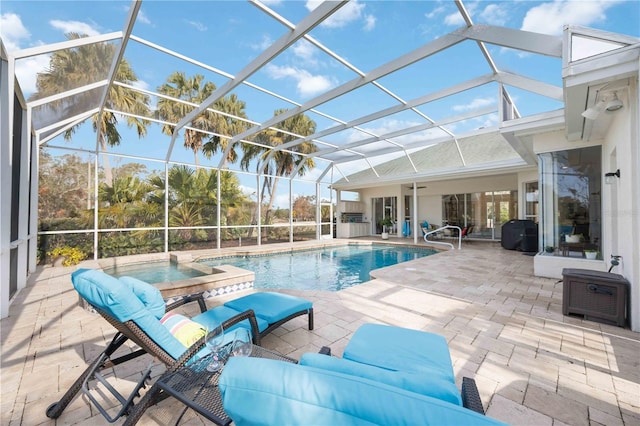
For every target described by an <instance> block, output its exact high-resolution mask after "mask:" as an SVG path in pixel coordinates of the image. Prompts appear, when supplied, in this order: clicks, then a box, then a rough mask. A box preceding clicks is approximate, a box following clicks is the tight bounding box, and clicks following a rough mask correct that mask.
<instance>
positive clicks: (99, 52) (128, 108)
mask: <svg viewBox="0 0 640 426" xmlns="http://www.w3.org/2000/svg"><path fill="white" fill-rule="evenodd" d="M83 37H87V36H86V35H83V34H78V33H73V32H72V33H69V34H67V38H68V39H69V40H75V39H80V38H83ZM116 48H117V45H116V44H112V43H106V42H100V43H92V44H85V45H82V46H78V47H76V48H72V49H64V50H59V51H56V52H54V53H53V54H52V55H51V59H50V61H49V68H48V69H47V71H45V72H42V73H38V76H37V79H36V88H37V91H36V93H34V94H33V95H32V96H31V97H30V99H40V98H44V97H47V96H51V95H55V94H58V93H61V92H64V91H67V90H70V89H74V88H79V87H82V86H85V85H87V84H90V83H95V82H96V81H99V80H100V79H104V78H107V76H108V73H109V70H110V69H111V64H112V62H113V58H114V56H115V53H116ZM115 79H116V80H117V81H119V82H121V83H125V84H129V85H130V84H132V83H135V82H136V81H138V78H137V76H136V74H135V72H134V71H133V69H132V68H131V66H130V64H129V62H128V61H127V60H126V59H124V58H123V59H121V61H120V64H119V66H118V69H117V71H116V75H115ZM100 90H104V89H94V90H88V91H86V92H83V93H82V94H79V95H75V96H73V97H72V99H68V98H65V99H62V100H59V101H57V102H53V103H49V104H48V107H49V108H52V109H53V110H54V111H55V112H56V113H57V114H58V116H59V117H64V118H66V117H70V116H73V115H75V114H77V113H79V112H82V111H86V110H87V109H91V108H95V106H96V98H97V99H99V98H100V95H101V92H100ZM104 106H105V107H106V108H109V109H112V110H115V111H122V112H125V113H131V114H135V115H136V116H149V97H148V96H147V95H145V94H142V93H140V92H136V91H134V90H131V89H128V88H125V87H122V86H117V85H111V86H110V87H109V92H108V96H107V98H106V103H105V105H104ZM136 116H130V115H127V116H126V121H127V125H128V126H129V127H132V128H135V129H136V131H137V133H138V136H139V137H143V136H145V135H146V132H147V127H148V126H149V124H150V121H148V120H144V119H140V118H137V117H136ZM92 122H93V130H94V131H96V132H97V134H98V142H99V144H100V148H101V150H102V151H103V152H106V151H107V147H108V146H116V145H119V144H120V141H121V139H122V138H121V136H120V133H119V132H118V128H117V124H118V119H117V117H116V114H115V113H113V112H110V111H104V110H103V111H101V112H100V113H96V114H94V115H93V117H92ZM80 125H82V123H80V124H77V125H75V126H73V127H71V128H69V129H67V130H66V131H65V133H64V138H65V140H70V139H71V137H72V135H73V133H74V132H75V131H76V130H77V128H78V126H80ZM104 173H105V179H106V181H107V182H111V179H112V176H111V169H110V167H109V161H108V157H107V156H106V155H105V159H104Z"/></svg>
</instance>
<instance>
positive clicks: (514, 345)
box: [0, 241, 640, 425]
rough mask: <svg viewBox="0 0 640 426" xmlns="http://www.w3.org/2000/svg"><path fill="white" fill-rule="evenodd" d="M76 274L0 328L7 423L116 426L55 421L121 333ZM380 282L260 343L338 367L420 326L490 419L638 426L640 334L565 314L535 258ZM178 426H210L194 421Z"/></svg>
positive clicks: (81, 417)
mask: <svg viewBox="0 0 640 426" xmlns="http://www.w3.org/2000/svg"><path fill="white" fill-rule="evenodd" d="M305 244H306V245H308V246H311V245H313V243H309V242H307V243H305ZM73 270H74V268H73V267H69V268H52V267H48V266H47V267H43V268H40V269H38V271H37V272H36V273H35V274H33V275H32V276H31V277H30V279H29V285H28V287H27V288H25V289H24V290H22V291H21V292H20V293H19V294H18V295H17V297H16V300H15V301H14V302H13V304H12V306H11V309H10V316H9V317H8V318H5V319H3V320H2V328H1V333H2V336H1V339H2V349H1V350H2V352H1V354H2V360H1V363H2V364H1V365H2V370H1V393H0V396H1V408H0V411H1V419H0V424H3V425H20V424H24V425H35V424H52V425H53V424H87V425H89V424H91V425H95V424H108V423H107V422H106V421H105V420H104V419H103V418H102V416H101V415H100V414H99V413H98V412H97V411H96V410H95V408H92V407H90V406H89V404H88V403H87V402H86V401H85V400H84V399H83V398H81V397H79V398H77V399H76V400H75V401H74V402H73V403H72V404H71V405H70V406H69V407H68V408H67V410H66V411H65V412H64V413H63V415H62V416H61V417H60V418H59V419H58V420H57V421H53V420H50V419H48V418H47V417H46V416H45V409H46V407H47V406H48V405H49V404H51V403H52V402H55V401H56V400H57V398H59V397H60V396H61V394H62V393H63V392H64V391H65V390H66V388H67V387H68V386H69V385H70V384H71V382H72V381H73V380H74V379H75V378H76V377H77V376H78V374H79V373H80V372H81V371H82V370H83V369H84V368H85V367H86V361H87V360H90V359H92V358H93V357H94V356H95V355H96V354H97V353H99V352H100V350H101V349H102V348H103V347H104V346H105V345H106V343H107V342H108V341H109V340H110V339H111V337H112V336H113V334H114V329H113V328H112V327H111V326H110V325H109V324H108V323H106V321H104V320H103V319H102V318H101V317H99V316H96V315H95V314H91V313H89V312H87V311H85V310H83V309H82V308H81V307H79V306H78V304H77V301H78V297H77V295H76V293H75V291H74V290H73V288H72V286H71V282H70V279H69V274H70V273H71V272H72V271H73ZM373 275H374V276H375V279H374V280H372V281H370V282H368V283H365V284H362V285H359V286H356V287H352V288H348V289H345V290H342V291H339V292H323V291H293V290H287V291H286V292H287V293H291V294H296V295H300V296H302V297H305V298H308V299H310V300H312V301H313V302H314V311H315V330H313V331H308V330H307V329H306V325H307V324H306V320H305V319H304V318H296V319H295V320H293V321H291V322H289V323H287V324H285V325H284V326H283V327H281V328H279V329H278V330H275V331H274V332H273V333H272V334H270V335H269V336H267V337H266V338H265V339H264V340H263V345H264V346H266V347H267V348H270V349H274V350H277V351H279V352H281V353H283V354H286V355H290V356H293V357H296V358H298V357H300V356H301V355H302V354H303V353H304V352H308V351H317V350H318V349H320V347H321V346H324V345H328V346H331V348H332V351H333V353H334V354H335V355H338V356H340V355H341V354H342V351H343V349H344V347H345V345H346V344H347V342H348V341H349V338H350V337H351V335H352V333H353V332H354V330H356V329H357V328H358V326H360V325H361V324H363V323H365V322H377V323H386V324H393V325H398V326H403V327H411V328H416V329H421V330H425V331H430V332H435V333H439V334H442V335H443V336H445V337H446V338H447V340H448V341H449V346H450V348H451V355H452V361H453V365H454V370H455V373H456V379H457V381H458V382H459V383H460V382H461V380H462V376H463V375H465V376H472V377H474V378H475V379H476V381H477V384H478V387H479V390H480V394H481V397H482V400H483V402H484V405H485V408H486V409H487V414H488V415H489V416H492V417H494V418H497V419H499V420H502V421H505V422H507V423H511V424H523V425H524V424H535V425H543V424H547V425H562V424H572V425H578V424H585V425H589V424H611V425H632V424H640V355H639V354H640V335H639V334H638V333H634V332H632V331H630V330H628V329H622V328H620V327H615V326H610V325H605V324H600V323H596V322H591V321H584V320H582V319H581V318H576V317H565V316H563V315H562V309H561V308H562V284H561V283H558V282H557V280H556V279H546V278H540V277H534V276H533V258H532V257H531V256H524V255H522V253H519V252H514V251H508V250H503V249H501V248H500V247H499V246H498V245H496V244H491V243H482V242H477V241H474V242H470V243H467V244H464V246H463V249H462V250H460V251H458V250H455V251H447V252H442V253H439V254H438V255H435V256H430V257H426V258H422V259H418V260H415V261H412V262H407V263H403V264H400V265H396V266H393V267H389V268H384V269H381V270H377V271H375V272H374V274H373ZM209 303H210V304H213V303H211V302H209ZM145 362H150V360H146V361H145V360H141V361H139V362H136V363H135V364H133V365H128V366H126V365H123V366H121V367H118V368H117V369H116V370H115V371H114V373H113V377H111V378H110V380H113V382H114V383H116V384H117V385H119V386H124V388H128V387H130V386H131V385H132V383H133V380H134V378H135V377H137V374H138V372H139V371H140V369H141V368H144V366H143V364H144V363H145ZM161 371H162V368H161V367H157V372H156V374H159V373H160V372H161ZM179 407H180V405H179V404H178V403H176V402H175V401H172V400H167V401H164V402H162V403H160V404H159V405H158V406H156V407H152V408H150V409H149V410H148V411H147V413H146V414H145V416H144V417H143V419H142V421H141V423H142V424H166V423H174V422H175V420H176V418H177V415H178V414H179V412H180V409H179ZM176 413H178V414H176ZM119 423H121V422H119ZM205 423H206V422H205ZM181 424H189V425H190V424H203V421H202V420H201V419H199V418H197V417H195V416H193V415H187V418H185V420H183V421H182V423H181Z"/></svg>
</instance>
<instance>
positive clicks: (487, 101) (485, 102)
mask: <svg viewBox="0 0 640 426" xmlns="http://www.w3.org/2000/svg"><path fill="white" fill-rule="evenodd" d="M495 103H496V100H495V98H475V99H473V100H472V101H471V102H469V103H467V104H463V105H454V106H453V108H452V109H453V110H454V111H459V112H460V111H472V110H474V109H478V108H483V107H486V106H489V105H494V104H495Z"/></svg>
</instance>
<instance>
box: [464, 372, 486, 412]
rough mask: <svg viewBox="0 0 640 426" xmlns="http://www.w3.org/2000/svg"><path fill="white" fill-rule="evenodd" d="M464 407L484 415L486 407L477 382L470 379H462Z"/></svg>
mask: <svg viewBox="0 0 640 426" xmlns="http://www.w3.org/2000/svg"><path fill="white" fill-rule="evenodd" d="M462 406H463V407H465V408H468V409H469V410H472V411H475V412H476V413H480V414H483V415H484V407H483V406H482V400H481V399H480V393H479V392H478V387H477V386H476V381H475V380H474V379H472V378H470V377H463V378H462Z"/></svg>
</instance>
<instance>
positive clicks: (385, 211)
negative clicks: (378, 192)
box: [371, 197, 398, 235]
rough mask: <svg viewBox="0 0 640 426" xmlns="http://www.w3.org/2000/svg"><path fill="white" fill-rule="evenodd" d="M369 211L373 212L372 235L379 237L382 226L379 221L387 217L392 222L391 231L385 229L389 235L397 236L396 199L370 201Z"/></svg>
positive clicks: (381, 198) (373, 199) (385, 198)
mask: <svg viewBox="0 0 640 426" xmlns="http://www.w3.org/2000/svg"><path fill="white" fill-rule="evenodd" d="M371 203H372V206H371V211H372V212H373V217H372V221H373V223H372V227H373V234H375V235H380V234H382V225H381V224H380V221H381V220H382V219H383V218H385V217H387V216H389V217H390V218H391V220H393V223H394V225H393V227H392V229H387V231H388V232H389V234H392V235H393V234H397V229H398V209H397V206H398V199H397V197H379V198H372V199H371Z"/></svg>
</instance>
